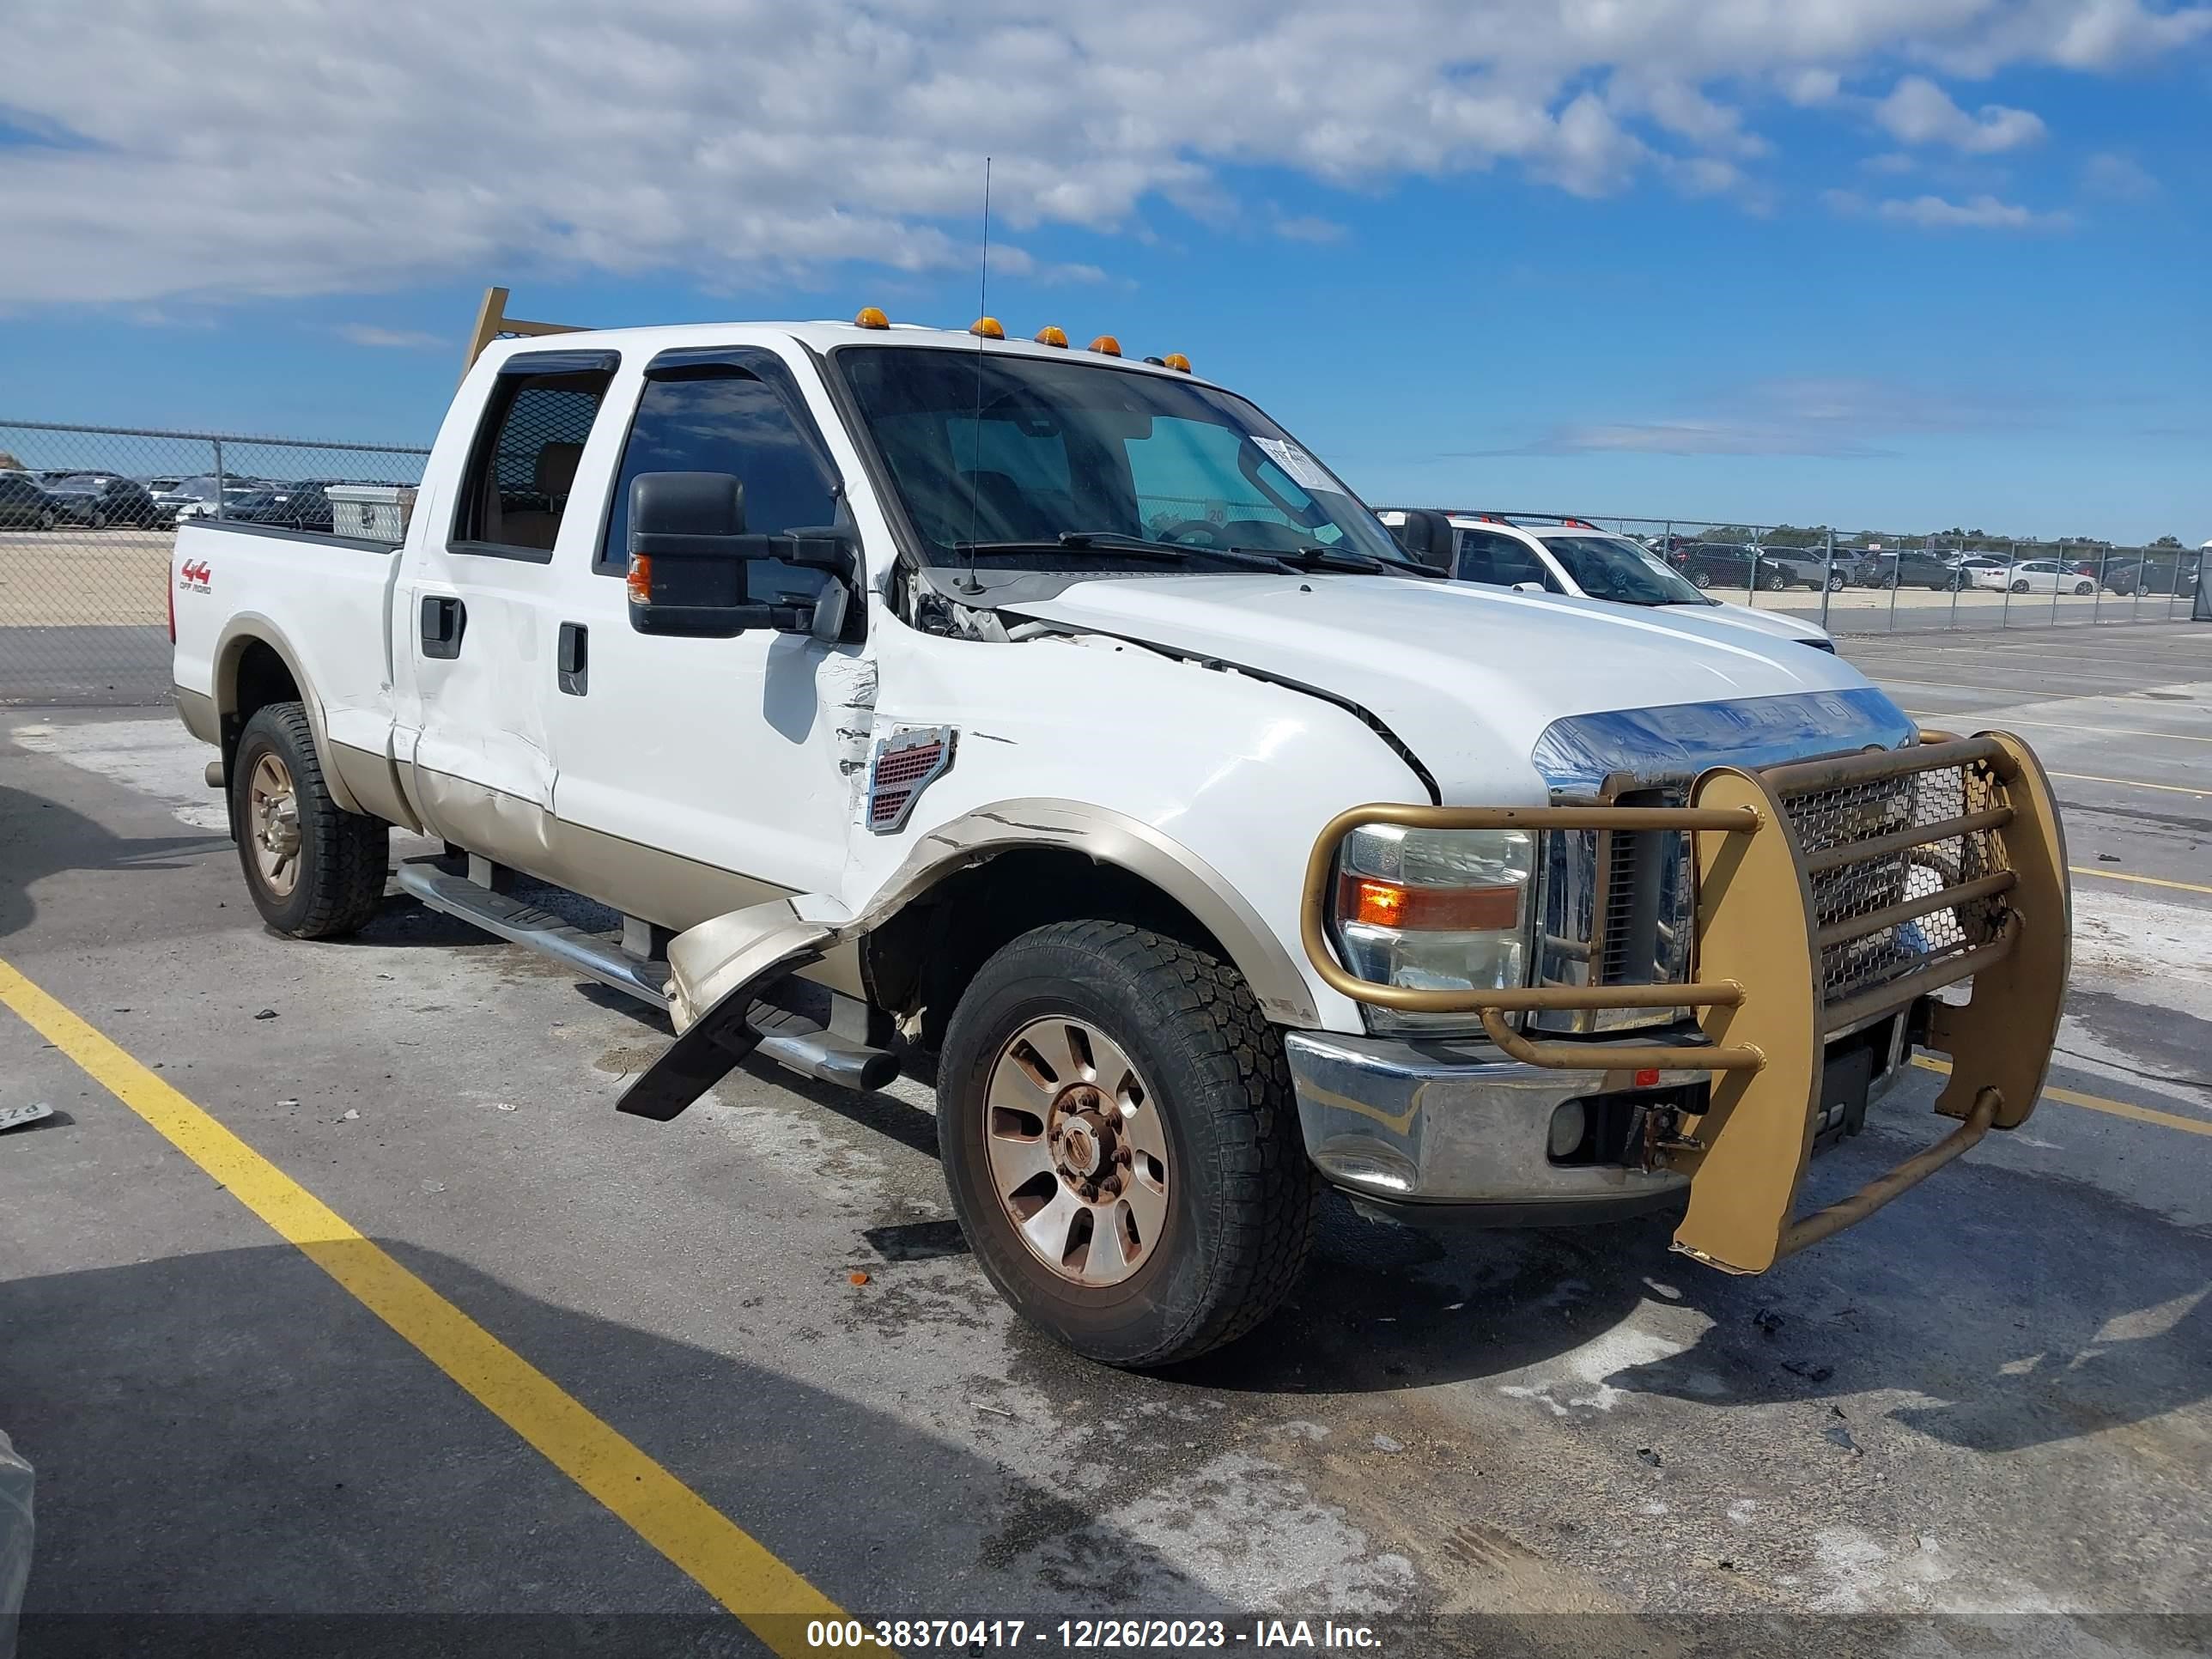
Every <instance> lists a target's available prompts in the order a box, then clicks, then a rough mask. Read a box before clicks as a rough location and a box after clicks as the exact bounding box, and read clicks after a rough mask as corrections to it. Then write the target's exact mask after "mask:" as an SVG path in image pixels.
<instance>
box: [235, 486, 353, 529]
mask: <svg viewBox="0 0 2212 1659" xmlns="http://www.w3.org/2000/svg"><path fill="white" fill-rule="evenodd" d="M342 482H343V480H341V479H337V478H301V479H297V480H295V481H294V482H292V483H280V484H275V485H272V486H270V488H269V489H265V490H259V491H257V492H255V500H254V501H253V503H252V505H251V506H231V507H228V508H227V510H226V512H225V514H224V516H225V517H227V518H232V519H240V520H244V521H246V523H248V524H277V525H283V526H286V527H288V528H289V529H293V530H322V531H328V530H331V528H333V526H334V520H333V519H332V517H331V498H330V496H329V495H328V494H327V493H326V491H327V490H328V489H329V487H330V486H331V484H334V483H342Z"/></svg>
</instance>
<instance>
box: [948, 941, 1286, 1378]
mask: <svg viewBox="0 0 2212 1659" xmlns="http://www.w3.org/2000/svg"><path fill="white" fill-rule="evenodd" d="M1054 1014H1066V1015H1068V1016H1071V1017H1074V1018H1080V1019H1082V1020H1085V1021H1087V1022H1089V1023H1090V1024H1093V1025H1095V1026H1097V1028H1098V1029H1099V1030H1102V1031H1103V1032H1105V1033H1106V1034H1107V1035H1109V1036H1110V1037H1111V1038H1112V1039H1113V1040H1114V1041H1115V1042H1118V1043H1120V1044H1121V1047H1122V1048H1123V1049H1124V1050H1126V1052H1127V1054H1128V1057H1129V1059H1130V1060H1131V1061H1132V1062H1133V1064H1134V1065H1135V1066H1137V1068H1138V1070H1139V1072H1140V1073H1141V1074H1142V1075H1143V1076H1144V1078H1145V1079H1146V1082H1147V1083H1148V1085H1149V1086H1150V1089H1151V1090H1152V1098H1153V1100H1154V1101H1155V1102H1156V1103H1158V1104H1159V1105H1160V1107H1161V1116H1162V1119H1163V1120H1164V1123H1165V1125H1166V1128H1167V1135H1168V1141H1169V1150H1170V1161H1169V1170H1170V1175H1169V1178H1168V1192H1169V1202H1170V1209H1169V1220H1168V1223H1167V1225H1166V1227H1165V1228H1164V1231H1163V1232H1162V1235H1161V1237H1160V1240H1159V1242H1158V1244H1157V1245H1156V1246H1155V1247H1154V1249H1153V1250H1152V1253H1151V1254H1150V1255H1148V1257H1147V1258H1146V1260H1145V1261H1144V1262H1143V1263H1142V1264H1141V1265H1140V1266H1139V1267H1137V1269H1136V1271H1135V1272H1134V1273H1133V1274H1131V1276H1130V1277H1128V1278H1127V1279H1123V1280H1122V1281H1121V1282H1120V1283H1118V1284H1115V1285H1104V1286H1085V1285H1075V1284H1073V1283H1071V1282H1069V1281H1068V1280H1067V1279H1064V1278H1061V1277H1060V1276H1059V1275H1057V1274H1055V1273H1053V1272H1052V1271H1051V1270H1050V1269H1049V1268H1048V1267H1045V1266H1044V1265H1043V1264H1042V1262H1041V1261H1039V1260H1038V1259H1037V1257H1036V1255H1033V1254H1031V1252H1030V1249H1029V1248H1028V1247H1027V1246H1026V1245H1025V1244H1024V1242H1023V1240H1022V1238H1021V1237H1020V1236H1019V1234H1018V1232H1017V1231H1016V1230H1015V1225H1014V1223H1013V1220H1012V1217H1011V1216H1009V1215H1008V1214H1007V1212H1006V1206H1005V1205H1004V1204H1003V1203H1002V1202H1001V1200H1000V1196H999V1194H997V1192H996V1191H995V1190H994V1188H993V1185H992V1182H991V1178H990V1170H989V1168H988V1158H987V1152H986V1149H985V1146H984V1134H985V1130H986V1121H987V1119H986V1108H985V1098H986V1095H987V1090H988V1086H989V1081H990V1077H991V1072H992V1067H993V1066H994V1063H995V1062H996V1061H997V1060H998V1058H999V1056H1000V1052H1001V1051H1002V1049H1004V1048H1005V1047H1006V1044H1007V1043H1008V1042H1011V1041H1012V1039H1013V1037H1014V1036H1015V1035H1016V1034H1017V1033H1018V1032H1019V1031H1020V1030H1023V1029H1024V1027H1025V1026H1027V1025H1029V1024H1030V1023H1031V1022H1033V1021H1035V1020H1037V1019H1040V1018H1046V1017H1048V1016H1051V1015H1054ZM937 1097H938V1111H937V1131H938V1146H939V1153H940V1156H941V1158H942V1159H943V1162H944V1164H945V1178H946V1182H947V1184H948V1185H949V1186H950V1188H951V1194H952V1206H953V1210H954V1212H955V1213H957V1215H958V1217H959V1218H960V1225H961V1227H962V1229H963V1231H965V1232H966V1234H967V1236H968V1241H969V1246H970V1248H971V1249H973V1250H974V1251H975V1259H976V1261H978V1262H979V1263H980V1264H981V1267H982V1268H983V1271H984V1272H985V1273H986V1274H987V1275H988V1276H989V1278H990V1279H991V1282H992V1283H993V1284H994V1285H996V1286H997V1287H998V1290H999V1293H1000V1295H1001V1296H1003V1297H1006V1300H1007V1302H1008V1303H1010V1304H1012V1306H1013V1308H1014V1310H1016V1311H1017V1312H1018V1313H1019V1314H1021V1315H1022V1316H1023V1317H1024V1318H1025V1319H1027V1320H1029V1321H1030V1322H1031V1323H1033V1324H1035V1325H1036V1326H1038V1327H1040V1328H1042V1329H1044V1330H1046V1331H1048V1332H1049V1333H1050V1334H1052V1335H1053V1336H1054V1337H1056V1338H1058V1339H1059V1340H1060V1341H1062V1342H1064V1343H1066V1345H1067V1346H1069V1347H1071V1348H1073V1349H1074V1350H1075V1351H1076V1352H1078V1353H1080V1354H1083V1355H1085V1356H1086V1357H1088V1358H1092V1359H1096V1360H1098V1361H1101V1362H1103V1364H1109V1365H1118V1366H1122V1367H1127V1368H1132V1369H1134V1368H1139V1367H1152V1366H1160V1365H1167V1364H1173V1363H1175V1362H1176V1361H1178V1360H1184V1359H1189V1358H1194V1357H1195V1356H1197V1355H1199V1354H1202V1353H1205V1352H1207V1351H1208V1350H1210V1349H1213V1348H1218V1347H1219V1346H1222V1345H1223V1344H1224V1343H1226V1342H1231V1341H1234V1340H1236V1339H1237V1338H1238V1337H1240V1336H1242V1335H1243V1334H1246V1333H1247V1332H1249V1331H1250V1330H1251V1329H1252V1328H1254V1327H1255V1326H1257V1325H1258V1324H1259V1323H1260V1322H1261V1321H1263V1320H1264V1319H1266V1318H1267V1316H1268V1315H1270V1314H1271V1313H1273V1312H1274V1310H1276V1309H1277V1308H1278V1307H1279V1306H1280V1305H1281V1304H1282V1303H1283V1301H1284V1299H1285V1297H1288V1296H1289V1295H1290V1293H1291V1291H1292V1289H1293V1288H1294V1287H1295V1286H1296V1285H1297V1281H1298V1277H1299V1274H1300V1273H1301V1272H1302V1271H1303V1269H1304V1266H1305V1261H1306V1257H1307V1255H1308V1253H1309V1252H1310V1250H1311V1249H1312V1246H1313V1240H1314V1235H1315V1231H1316V1228H1317V1226H1318V1225H1319V1220H1320V1204H1319V1200H1320V1194H1321V1182H1320V1179H1319V1177H1318V1176H1316V1174H1315V1172H1314V1170H1313V1166H1312V1165H1311V1164H1310V1163H1309V1162H1308V1161H1307V1158H1306V1152H1305V1146H1304V1141H1303V1139H1301V1137H1300V1135H1299V1133H1298V1118H1297V1103H1296V1102H1295V1100H1294V1098H1293V1097H1292V1094H1291V1076H1290V1067H1289V1065H1288V1062H1287V1061H1286V1060H1285V1058H1284V1055H1283V1044H1282V1038H1281V1036H1280V1034H1279V1032H1278V1031H1277V1030H1275V1028H1274V1027H1273V1026H1272V1025H1270V1024H1268V1023H1267V1020H1266V1018H1264V1017H1262V1015H1261V1012H1260V1006H1259V1004H1258V1003H1257V1002H1256V1001H1255V1000H1254V998H1253V995H1252V993H1251V990H1250V989H1249V987H1247V986H1246V984H1245V983H1244V980H1243V975H1240V974H1239V973H1238V972H1237V970H1236V969H1235V968H1233V967H1231V965H1229V964H1228V963H1224V962H1221V961H1219V960H1218V959H1217V958H1216V957H1212V956H1209V955H1207V954H1206V953H1205V952H1203V951H1197V950H1194V949H1192V948H1191V947H1190V946H1188V945H1183V944H1182V943H1180V942H1178V941H1176V940H1175V939H1169V938H1166V937H1164V935H1161V934H1158V933H1150V932H1147V931H1146V930H1144V929H1142V928H1139V927H1132V926H1130V925H1128V924H1127V923H1125V922H1117V921H1071V922H1055V923H1054V924H1052V925H1050V926H1048V927H1039V928H1036V929H1035V930H1033V931H1032V932H1030V933H1024V934H1023V935H1021V936H1020V937H1019V938H1018V939H1015V940H1013V941H1012V943H1011V944H1009V945H1006V946H1005V947H1003V948H1002V949H1001V950H1000V951H998V952H997V954H995V955H994V956H993V957H991V958H990V960H989V961H987V962H986V963H984V964H983V966H982V968H981V970H980V971H979V972H978V973H977V974H976V975H975V979H974V981H972V982H971V983H970V984H969V987H968V989H967V992H966V994H964V995H963V997H962V998H961V1000H960V1003H959V1005H958V1006H957V1007H956V1008H955V1009H954V1011H953V1013H952V1018H951V1022H950V1023H949V1024H948V1025H947V1027H946V1030H945V1043H944V1048H943V1052H942V1054H941V1057H940V1060H939V1069H938V1083H937Z"/></svg>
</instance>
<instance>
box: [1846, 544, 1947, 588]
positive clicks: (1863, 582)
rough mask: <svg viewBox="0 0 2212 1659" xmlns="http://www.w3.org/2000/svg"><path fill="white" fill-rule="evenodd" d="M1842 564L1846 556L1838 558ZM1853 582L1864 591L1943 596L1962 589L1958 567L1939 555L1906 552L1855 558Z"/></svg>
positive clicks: (1868, 554)
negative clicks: (1917, 590)
mask: <svg viewBox="0 0 2212 1659" xmlns="http://www.w3.org/2000/svg"><path fill="white" fill-rule="evenodd" d="M1842 557H1843V556H1842V555H1841V554H1840V553H1839V554H1838V555H1837V558H1838V561H1840V560H1841V559H1842ZM1851 580H1853V581H1855V582H1857V584H1858V585H1859V586H1862V587H1900V586H1902V587H1924V588H1927V589H1928V590H1929V592H1936V593H1942V592H1948V591H1951V590H1953V589H1955V588H1957V587H1959V586H1960V584H1961V578H1960V574H1959V568H1958V566H1957V564H1956V563H1955V562H1954V561H1952V560H1950V559H1947V558H1945V557H1944V556H1942V554H1940V553H1923V552H1921V551H1919V550H1917V549H1909V548H1908V549H1905V550H1901V551H1899V552H1893V553H1862V554H1857V555H1855V556H1854V564H1853V569H1852V576H1851Z"/></svg>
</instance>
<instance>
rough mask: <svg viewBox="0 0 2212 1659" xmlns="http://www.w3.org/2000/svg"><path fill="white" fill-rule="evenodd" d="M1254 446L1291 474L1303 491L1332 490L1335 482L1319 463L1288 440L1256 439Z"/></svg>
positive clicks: (1292, 479) (1292, 481) (1294, 481)
mask: <svg viewBox="0 0 2212 1659" xmlns="http://www.w3.org/2000/svg"><path fill="white" fill-rule="evenodd" d="M1252 442H1253V444H1254V445H1255V447H1257V448H1258V449H1259V451H1260V453H1261V454H1262V455H1265V456H1266V457H1267V459H1269V460H1271V461H1273V463H1274V464H1275V465H1277V466H1279V467H1280V468H1282V469H1283V471H1285V472H1287V473H1288V474H1290V477H1291V483H1294V484H1296V485H1297V487H1298V488H1299V489H1330V490H1333V489H1335V488H1336V484H1335V482H1334V480H1333V479H1331V478H1330V477H1329V476H1328V473H1326V472H1324V471H1322V465H1321V463H1320V462H1319V461H1317V460H1316V459H1314V458H1313V457H1312V456H1310V455H1309V454H1307V453H1306V452H1305V451H1304V450H1303V449H1301V448H1299V447H1297V445H1296V444H1294V443H1292V442H1291V441H1290V440H1289V439H1287V438H1255V439H1253V440H1252Z"/></svg>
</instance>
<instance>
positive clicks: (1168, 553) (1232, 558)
mask: <svg viewBox="0 0 2212 1659" xmlns="http://www.w3.org/2000/svg"><path fill="white" fill-rule="evenodd" d="M952 550H953V552H955V553H956V554H957V555H959V556H961V557H963V558H966V557H969V556H971V555H973V556H978V557H981V558H986V559H987V558H992V557H994V556H1001V555H1005V556H1014V557H1019V556H1021V555H1022V554H1024V553H1103V554H1121V555H1123V556H1127V557H1129V558H1133V559H1149V560H1155V561H1157V562H1160V563H1163V564H1181V563H1182V562H1184V561H1185V560H1188V559H1224V560H1226V561H1227V562H1229V563H1231V564H1243V565H1250V566H1252V567H1253V568H1255V569H1260V570H1279V569H1281V568H1282V564H1283V562H1282V560H1281V558H1280V557H1279V556H1277V555H1275V554H1272V553H1261V552H1260V551H1258V550H1256V549H1250V548H1242V547H1200V546H1197V545H1191V546H1184V545H1182V544H1180V543H1176V542H1155V541H1147V540H1146V538H1144V537H1142V536H1127V535H1124V534H1122V533H1121V532H1120V531H1118V530H1063V531H1061V532H1060V534H1059V535H1057V536H1054V537H1051V538H1044V537H1039V538H1036V539H1035V540H1030V541H1006V542H955V543H953V544H952Z"/></svg>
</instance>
